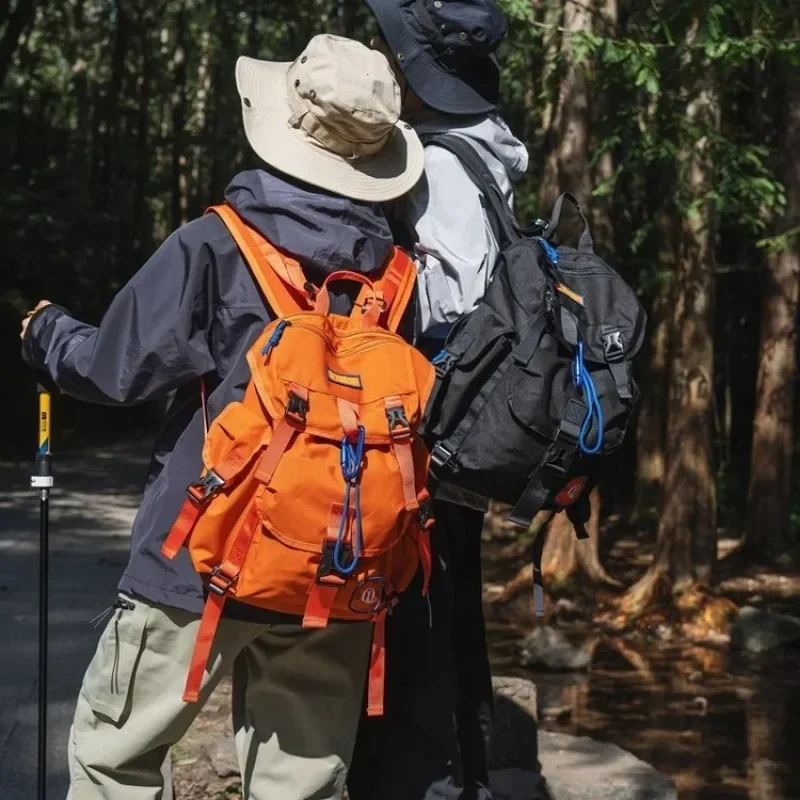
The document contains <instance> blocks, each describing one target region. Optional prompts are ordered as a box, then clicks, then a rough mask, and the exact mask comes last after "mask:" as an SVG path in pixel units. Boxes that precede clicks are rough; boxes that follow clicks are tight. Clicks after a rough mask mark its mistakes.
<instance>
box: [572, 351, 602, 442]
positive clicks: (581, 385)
mask: <svg viewBox="0 0 800 800" xmlns="http://www.w3.org/2000/svg"><path fill="white" fill-rule="evenodd" d="M572 377H573V379H574V381H575V385H576V386H577V387H578V389H580V391H581V394H582V395H583V399H584V401H585V402H586V405H587V411H586V416H585V417H584V418H583V424H582V425H581V432H580V435H579V436H578V447H579V448H580V450H581V452H582V453H584V454H585V455H587V456H593V455H597V453H599V452H600V451H601V450H602V449H603V408H602V406H601V405H600V400H599V399H598V397H597V390H596V389H595V387H594V381H593V380H592V376H591V374H590V373H589V370H587V369H586V364H585V363H584V360H583V342H581V341H579V342H578V349H577V352H576V353H575V360H574V361H573V362H572ZM593 419H594V420H596V422H597V439H596V440H595V443H594V444H593V445H589V443H588V441H587V438H588V436H589V432H590V431H591V429H592V420H593Z"/></svg>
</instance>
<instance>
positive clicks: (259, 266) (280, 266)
mask: <svg viewBox="0 0 800 800" xmlns="http://www.w3.org/2000/svg"><path fill="white" fill-rule="evenodd" d="M209 212H213V213H215V214H217V215H218V216H219V217H220V219H221V220H222V221H223V223H224V224H225V227H226V228H227V229H228V231H229V232H230V234H231V236H233V239H234V241H235V242H236V244H237V246H238V248H239V250H240V251H241V253H242V256H244V260H245V263H246V264H247V266H248V267H249V268H250V272H252V273H253V277H254V278H255V279H256V282H257V283H258V285H259V288H260V289H261V291H262V292H263V294H264V297H265V298H266V300H267V302H268V303H269V306H270V308H271V309H272V311H273V312H274V313H275V314H277V315H278V316H279V317H285V316H288V315H289V314H296V313H297V312H299V311H308V310H309V308H310V306H311V303H310V300H309V298H308V292H307V291H306V290H305V288H304V284H303V283H301V285H300V287H299V288H298V287H296V286H295V281H298V280H300V279H301V278H300V276H302V268H301V267H300V265H299V264H298V263H297V262H296V261H294V262H293V263H294V265H293V266H289V264H290V263H292V260H291V259H289V258H288V257H287V256H283V255H281V254H280V253H279V252H278V251H277V250H276V249H275V248H274V247H273V246H272V245H271V244H270V243H269V242H268V241H267V240H266V239H265V238H264V237H263V236H261V235H260V234H257V233H256V232H255V231H254V230H253V229H252V228H251V227H249V226H248V225H246V224H245V223H244V222H243V221H242V219H241V218H240V217H239V215H238V214H237V213H236V212H235V211H234V210H233V209H232V208H231V207H230V206H226V205H220V206H211V208H209V209H208V211H207V212H206V213H209ZM295 266H296V267H297V269H295V268H294V267H295ZM297 270H300V276H298V275H297ZM302 280H303V281H305V279H304V278H303V279H302ZM290 287H291V288H290Z"/></svg>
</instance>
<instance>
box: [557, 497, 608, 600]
mask: <svg viewBox="0 0 800 800" xmlns="http://www.w3.org/2000/svg"><path fill="white" fill-rule="evenodd" d="M589 502H590V503H591V507H592V511H591V516H590V517H589V522H588V524H587V525H586V532H587V533H588V534H589V538H588V539H583V540H578V538H577V537H576V536H575V530H574V528H573V527H572V523H571V522H570V521H569V519H568V518H567V515H566V514H565V513H562V514H557V515H556V516H555V517H554V518H553V520H552V521H551V522H550V526H549V528H548V530H547V541H546V543H545V546H544V552H543V554H542V574H543V575H545V576H548V577H549V578H551V579H552V580H555V581H556V582H559V583H563V582H564V581H566V580H567V579H568V578H571V577H572V576H573V575H574V574H576V573H578V574H580V575H582V576H584V577H586V578H588V579H589V582H590V583H604V584H607V585H610V586H618V585H619V583H618V582H617V581H616V580H615V579H614V578H612V577H611V576H610V575H609V574H608V573H607V572H606V570H605V568H604V567H603V565H602V564H601V562H600V507H601V498H600V489H599V488H597V487H596V488H595V489H594V491H593V492H592V493H591V495H590V496H589Z"/></svg>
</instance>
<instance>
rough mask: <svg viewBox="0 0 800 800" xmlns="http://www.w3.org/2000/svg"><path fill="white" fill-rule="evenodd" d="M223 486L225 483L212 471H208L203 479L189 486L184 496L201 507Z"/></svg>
mask: <svg viewBox="0 0 800 800" xmlns="http://www.w3.org/2000/svg"><path fill="white" fill-rule="evenodd" d="M224 485H225V481H223V480H222V478H220V476H219V475H217V473H216V472H214V470H213V469H210V470H209V471H208V473H207V474H206V475H205V477H203V478H201V479H200V480H199V481H195V482H194V483H190V484H189V488H188V489H187V490H186V494H187V495H188V496H189V499H190V500H191V501H192V502H194V503H196V504H197V505H202V504H203V503H205V502H206V501H207V500H208V499H209V498H210V497H211V496H212V495H214V494H216V493H217V492H218V491H219V490H220V489H221V488H222V487H223V486H224Z"/></svg>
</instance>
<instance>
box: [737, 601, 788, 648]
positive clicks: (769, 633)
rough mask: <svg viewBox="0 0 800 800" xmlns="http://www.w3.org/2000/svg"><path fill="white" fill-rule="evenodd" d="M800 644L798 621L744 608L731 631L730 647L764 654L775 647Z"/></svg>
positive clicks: (781, 615) (785, 616) (750, 607)
mask: <svg viewBox="0 0 800 800" xmlns="http://www.w3.org/2000/svg"><path fill="white" fill-rule="evenodd" d="M796 643H800V619H797V618H795V617H790V616H788V615H786V614H772V613H770V612H769V611H762V610H761V609H759V608H753V607H752V606H744V607H743V608H742V609H741V610H740V611H739V615H738V617H737V618H736V622H734V624H733V628H732V629H731V647H732V648H734V649H736V650H747V651H749V652H751V653H764V652H766V651H768V650H774V649H775V648H776V647H782V646H785V645H791V644H796Z"/></svg>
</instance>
